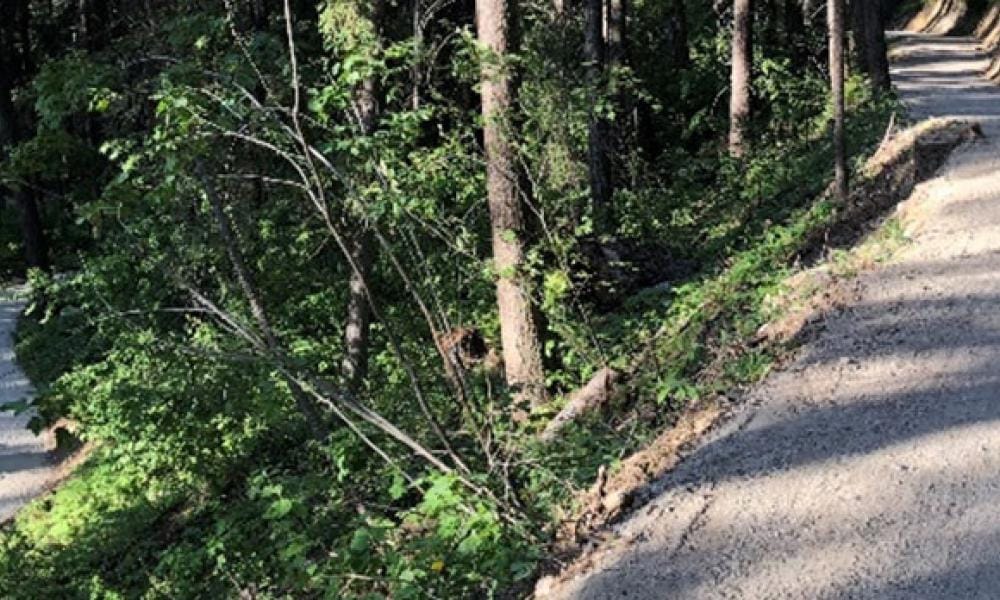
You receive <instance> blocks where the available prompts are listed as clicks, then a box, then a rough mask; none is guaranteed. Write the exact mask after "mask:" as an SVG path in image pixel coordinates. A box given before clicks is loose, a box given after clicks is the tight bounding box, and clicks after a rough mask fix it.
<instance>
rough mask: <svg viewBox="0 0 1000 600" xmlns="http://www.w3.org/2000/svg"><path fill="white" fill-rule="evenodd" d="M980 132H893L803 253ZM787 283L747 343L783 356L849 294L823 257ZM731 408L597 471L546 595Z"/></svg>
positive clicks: (946, 128) (939, 128)
mask: <svg viewBox="0 0 1000 600" xmlns="http://www.w3.org/2000/svg"><path fill="white" fill-rule="evenodd" d="M978 135H979V134H978V130H977V128H976V127H975V126H973V125H971V124H969V123H967V122H964V121H961V120H953V119H931V120H928V121H924V122H922V123H920V124H918V125H916V126H913V127H910V128H908V129H905V130H903V131H901V132H896V133H891V134H890V135H888V136H887V138H886V140H885V141H884V142H883V143H882V146H881V147H880V149H879V150H878V152H876V154H875V155H873V156H872V158H871V159H869V160H868V162H867V163H866V166H865V168H864V170H863V171H862V173H861V178H860V179H861V181H860V182H858V183H857V184H856V185H855V189H854V190H853V191H852V194H851V198H850V201H849V202H848V204H847V205H845V206H842V207H840V208H839V209H838V211H837V215H836V217H835V218H834V219H833V221H832V222H831V224H830V225H829V226H828V227H825V228H823V229H820V230H817V231H816V232H815V233H814V235H812V236H811V237H810V239H809V240H808V241H807V243H806V248H805V250H804V252H803V254H805V255H814V256H817V257H818V256H822V254H823V249H824V248H829V247H831V246H833V247H847V246H850V245H852V244H855V243H857V242H858V241H859V240H860V239H861V238H862V237H863V236H864V235H865V234H867V233H868V232H871V231H872V230H873V228H874V226H875V225H877V224H878V223H879V222H881V220H882V218H883V217H884V216H885V215H886V214H887V212H889V211H891V210H892V209H893V208H894V207H897V206H898V210H899V211H901V212H904V211H905V210H906V205H905V204H900V203H901V202H902V201H903V200H905V199H907V198H908V197H909V196H910V195H911V193H912V192H913V190H914V189H915V188H916V186H917V185H919V184H920V183H921V182H923V181H925V180H927V179H929V178H931V177H932V176H933V175H934V173H935V172H936V171H937V170H938V168H939V167H940V166H941V165H942V164H943V163H944V161H945V160H946V159H947V158H948V156H949V155H950V154H951V152H952V151H953V150H954V149H955V148H956V147H958V146H959V145H961V144H962V143H964V142H967V141H971V140H973V139H975V138H976V137H978ZM870 266H873V265H871V264H865V263H864V262H859V263H858V264H856V265H854V267H856V268H858V269H865V268H867V267H870ZM787 287H788V290H787V292H786V293H785V295H783V297H781V298H776V299H774V301H775V303H776V304H778V305H780V309H779V311H778V312H779V313H780V314H782V315H783V316H782V317H781V318H779V319H777V320H776V321H774V322H773V323H770V324H768V325H767V326H765V327H764V328H762V329H761V330H760V332H758V337H757V339H755V340H750V341H748V343H750V344H753V345H760V344H768V345H772V346H774V347H775V352H776V353H778V354H781V350H780V349H779V348H778V347H779V346H780V347H786V345H789V342H793V341H794V342H796V343H797V342H801V341H802V338H804V337H806V332H807V330H808V325H810V324H811V323H815V322H816V321H817V320H818V319H819V317H821V316H822V315H823V314H824V313H826V312H828V311H830V310H833V309H836V308H838V307H840V306H842V305H843V304H844V303H845V302H846V301H847V300H848V298H849V297H850V293H849V291H847V290H846V289H845V286H844V282H843V281H841V279H840V278H839V277H838V276H836V275H831V273H830V269H828V268H827V265H824V264H822V261H820V265H819V266H818V267H816V268H813V269H810V270H807V271H803V272H801V273H799V274H798V275H796V276H795V277H793V278H791V279H790V280H789V282H788V286H787ZM797 338H798V339H797ZM791 345H792V346H794V345H795V344H791ZM732 408H733V406H732V405H731V401H729V400H728V399H726V398H708V399H705V400H703V401H701V402H699V403H698V404H696V405H694V406H692V407H691V408H689V409H688V410H687V411H685V412H684V414H682V415H681V416H680V418H679V419H678V421H677V423H676V424H675V426H674V427H672V428H670V429H668V430H667V431H665V432H664V433H663V434H661V435H660V436H659V437H658V438H657V439H656V440H654V441H653V442H652V443H651V444H650V445H649V446H648V447H647V448H645V449H644V450H642V451H640V452H638V453H636V454H634V455H632V456H631V457H629V458H627V459H626V460H625V461H623V463H622V465H621V466H620V468H619V469H617V470H616V471H615V472H614V473H608V472H605V471H602V472H601V473H600V474H598V478H597V481H596V482H595V483H594V484H593V486H592V487H591V489H590V490H589V491H588V492H587V493H586V494H585V495H584V497H582V498H581V499H580V507H581V508H580V510H579V511H578V512H577V513H576V514H575V515H573V516H572V517H571V518H569V519H567V520H566V521H565V522H564V527H563V529H562V531H561V532H560V543H559V549H558V551H557V554H558V555H559V558H560V559H561V561H563V562H566V561H570V560H572V559H573V558H574V556H578V555H579V556H581V557H580V558H578V559H576V561H575V562H573V563H572V564H571V565H570V566H569V567H568V568H566V569H564V571H563V572H562V573H561V574H559V575H558V576H556V577H548V578H546V579H545V580H543V581H542V582H541V583H540V586H539V596H540V597H544V596H545V593H544V592H543V590H547V589H550V588H552V587H553V586H557V585H558V584H557V583H556V582H557V581H560V580H565V579H567V578H572V577H574V576H576V575H577V574H579V573H581V572H583V571H586V570H587V569H588V568H589V566H590V564H591V559H592V553H593V552H598V553H599V552H600V551H601V550H602V546H603V545H604V544H605V542H606V541H607V538H608V536H609V535H610V529H609V527H610V526H611V525H613V524H615V523H617V522H619V521H620V520H621V519H622V518H623V517H625V516H627V515H629V514H632V513H633V512H635V511H637V510H638V508H640V507H641V506H643V505H644V504H645V503H646V502H648V501H649V500H650V499H652V498H653V497H654V496H655V495H656V494H657V493H658V489H657V486H656V483H655V482H656V481H657V480H659V479H660V478H662V477H663V476H664V475H665V474H666V473H668V472H669V471H671V470H672V469H673V468H674V467H676V466H677V465H678V463H679V462H680V461H681V460H682V459H683V458H684V456H685V455H686V453H687V452H688V451H689V450H690V448H691V447H692V446H693V444H694V442H696V441H697V440H699V439H701V438H702V437H703V436H704V435H705V434H706V433H707V432H708V431H710V430H711V429H712V428H714V427H716V426H717V424H718V423H720V422H721V421H724V420H725V416H726V415H727V414H728V413H729V411H730V410H731V409H732ZM612 537H613V536H612Z"/></svg>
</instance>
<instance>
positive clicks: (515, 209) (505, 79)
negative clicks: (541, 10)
mask: <svg viewBox="0 0 1000 600" xmlns="http://www.w3.org/2000/svg"><path fill="white" fill-rule="evenodd" d="M515 8H516V0H476V24H477V28H478V33H479V40H480V42H481V43H482V44H483V45H484V46H485V47H486V48H487V49H488V50H489V51H490V52H491V53H492V54H493V55H494V56H495V57H496V58H499V59H500V61H501V62H503V61H504V59H505V58H506V57H507V55H508V53H509V52H510V50H511V39H510V38H511V36H510V34H511V31H512V29H513V25H514V23H513V19H514V18H515V16H514V13H513V11H514V9H515ZM481 69H482V71H481V79H482V112H483V118H484V125H483V139H484V143H485V146H486V192H487V196H488V201H489V208H490V226H491V230H492V235H493V261H494V266H495V268H496V270H497V277H498V279H497V305H498V309H499V313H500V338H501V344H502V346H503V358H504V367H505V372H506V378H507V384H508V385H509V387H510V388H511V390H512V392H513V394H514V399H515V402H516V403H518V404H520V403H524V402H527V403H530V405H531V406H532V407H538V406H540V405H542V404H543V403H544V402H545V396H546V394H545V379H544V372H543V370H542V352H541V344H540V342H539V337H538V326H537V324H536V323H535V317H534V314H533V313H532V309H531V301H530V297H529V294H528V285H527V283H526V282H525V280H524V277H525V274H524V273H523V272H522V271H523V268H524V263H525V251H524V231H525V220H524V212H523V209H522V206H521V202H520V199H519V197H518V190H517V180H518V178H517V175H516V174H515V170H514V146H513V145H512V144H511V142H510V140H509V138H508V134H507V133H506V132H505V131H504V127H503V122H504V119H505V117H506V116H507V113H508V112H509V111H510V109H511V107H512V106H513V103H514V97H515V89H514V85H513V79H512V77H511V75H510V73H509V71H508V66H507V65H505V64H500V65H498V64H497V62H496V61H495V60H493V59H492V58H491V59H487V60H485V61H484V62H483V64H482V67H481Z"/></svg>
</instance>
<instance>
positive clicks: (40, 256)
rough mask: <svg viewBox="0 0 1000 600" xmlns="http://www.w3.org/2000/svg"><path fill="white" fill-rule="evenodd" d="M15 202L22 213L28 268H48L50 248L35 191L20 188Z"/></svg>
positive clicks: (22, 232) (25, 260)
mask: <svg viewBox="0 0 1000 600" xmlns="http://www.w3.org/2000/svg"><path fill="white" fill-rule="evenodd" d="M14 203H15V204H16V205H17V208H18V211H19V212H20V213H21V235H22V239H23V240H24V262H25V264H26V265H27V266H28V268H34V269H43V270H48V268H49V249H48V244H47V243H46V240H45V230H44V229H42V218H41V216H40V215H39V212H38V202H37V201H36V200H35V194H34V192H32V191H31V190H28V189H20V190H18V191H17V192H15V194H14Z"/></svg>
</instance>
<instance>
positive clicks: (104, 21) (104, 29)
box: [77, 0, 111, 51]
mask: <svg viewBox="0 0 1000 600" xmlns="http://www.w3.org/2000/svg"><path fill="white" fill-rule="evenodd" d="M110 21H111V11H110V7H109V6H108V0H77V27H78V31H77V45H78V46H79V47H80V48H83V49H84V50H90V51H94V50H100V49H102V48H104V47H105V46H106V45H107V43H108V28H109V26H110Z"/></svg>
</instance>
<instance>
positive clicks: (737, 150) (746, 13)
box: [729, 0, 753, 157]
mask: <svg viewBox="0 0 1000 600" xmlns="http://www.w3.org/2000/svg"><path fill="white" fill-rule="evenodd" d="M732 44H733V47H732V73H731V77H730V88H731V89H730V100H729V154H730V155H731V156H734V157H741V156H743V155H744V154H746V145H747V141H746V134H747V126H748V125H749V122H750V85H751V70H752V68H753V2H752V0H734V3H733V41H732Z"/></svg>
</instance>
